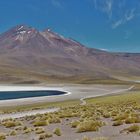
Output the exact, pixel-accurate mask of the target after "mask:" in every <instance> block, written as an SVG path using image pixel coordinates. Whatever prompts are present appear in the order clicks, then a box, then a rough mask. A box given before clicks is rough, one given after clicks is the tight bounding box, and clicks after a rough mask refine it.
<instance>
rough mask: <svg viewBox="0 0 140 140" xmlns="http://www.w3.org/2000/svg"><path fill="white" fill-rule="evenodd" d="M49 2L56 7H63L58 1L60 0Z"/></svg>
mask: <svg viewBox="0 0 140 140" xmlns="http://www.w3.org/2000/svg"><path fill="white" fill-rule="evenodd" d="M51 3H52V5H53V6H54V7H56V8H63V5H62V3H61V2H60V0H51Z"/></svg>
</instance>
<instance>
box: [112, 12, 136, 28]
mask: <svg viewBox="0 0 140 140" xmlns="http://www.w3.org/2000/svg"><path fill="white" fill-rule="evenodd" d="M135 16H136V14H135V9H131V10H129V11H127V12H125V14H124V15H123V17H121V19H119V20H116V21H115V22H113V24H112V28H113V29H115V28H117V27H119V26H120V25H123V24H125V23H127V22H128V21H130V20H132V19H133V18H134V17H135Z"/></svg>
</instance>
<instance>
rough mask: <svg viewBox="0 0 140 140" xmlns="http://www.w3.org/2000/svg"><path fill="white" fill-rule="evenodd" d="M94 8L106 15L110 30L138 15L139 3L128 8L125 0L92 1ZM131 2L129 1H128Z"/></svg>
mask: <svg viewBox="0 0 140 140" xmlns="http://www.w3.org/2000/svg"><path fill="white" fill-rule="evenodd" d="M92 1H93V3H94V8H95V9H96V10H98V11H99V12H103V13H105V14H106V15H107V17H108V20H109V23H110V25H111V27H112V29H116V28H117V27H119V26H121V25H123V24H126V23H127V22H129V21H131V20H133V19H134V18H135V17H137V16H139V15H140V14H138V13H140V1H139V0H135V1H136V2H135V3H134V4H135V5H132V6H131V5H130V6H128V3H127V2H128V1H127V0H92ZM130 2H131V1H130Z"/></svg>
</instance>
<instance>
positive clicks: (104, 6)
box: [93, 0, 113, 18]
mask: <svg viewBox="0 0 140 140" xmlns="http://www.w3.org/2000/svg"><path fill="white" fill-rule="evenodd" d="M93 2H94V7H95V8H96V9H98V10H101V11H103V12H105V13H106V14H107V15H108V17H109V18H110V17H111V16H112V6H113V0H93Z"/></svg>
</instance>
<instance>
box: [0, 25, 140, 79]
mask: <svg viewBox="0 0 140 140" xmlns="http://www.w3.org/2000/svg"><path fill="white" fill-rule="evenodd" d="M128 75H133V76H139V75H140V54H130V53H109V52H105V51H101V50H97V49H91V48H87V47H85V46H84V45H82V44H80V43H79V42H77V41H75V40H72V39H66V38H64V37H63V36H60V35H58V34H56V33H54V32H52V31H51V30H50V29H47V30H45V31H43V32H40V31H38V30H36V29H34V28H32V27H29V26H25V25H19V26H16V27H14V28H12V29H10V30H9V31H7V32H5V33H3V34H1V35H0V80H1V81H10V80H11V81H23V80H31V79H32V80H39V81H40V80H43V81H44V80H50V79H60V80H64V79H66V80H76V79H77V78H79V77H80V78H81V77H84V78H87V79H91V80H94V79H106V78H110V79H111V78H113V77H115V76H124V77H125V76H128Z"/></svg>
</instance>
